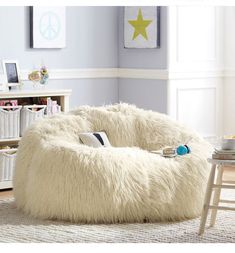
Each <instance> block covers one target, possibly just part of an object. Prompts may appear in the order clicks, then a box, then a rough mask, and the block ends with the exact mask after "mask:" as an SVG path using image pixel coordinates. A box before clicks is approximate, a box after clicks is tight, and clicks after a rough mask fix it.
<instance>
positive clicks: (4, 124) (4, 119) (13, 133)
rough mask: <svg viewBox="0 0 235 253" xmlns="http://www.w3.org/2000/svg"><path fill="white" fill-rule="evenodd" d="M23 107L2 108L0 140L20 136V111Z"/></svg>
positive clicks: (0, 108) (0, 112)
mask: <svg viewBox="0 0 235 253" xmlns="http://www.w3.org/2000/svg"><path fill="white" fill-rule="evenodd" d="M21 108H22V106H20V105H19V106H0V139H12V138H18V137H19V136H20V110H21Z"/></svg>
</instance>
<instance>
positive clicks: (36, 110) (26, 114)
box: [20, 105, 46, 136]
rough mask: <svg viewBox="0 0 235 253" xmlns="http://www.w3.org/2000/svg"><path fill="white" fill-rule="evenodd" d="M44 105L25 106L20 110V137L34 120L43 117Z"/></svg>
mask: <svg viewBox="0 0 235 253" xmlns="http://www.w3.org/2000/svg"><path fill="white" fill-rule="evenodd" d="M45 109H46V105H25V106H23V108H22V110H21V120H20V122H21V123H20V134H21V136H22V135H23V133H24V132H25V130H26V129H27V128H28V127H29V126H30V125H31V124H32V123H33V122H35V121H36V120H39V119H41V118H43V117H44V116H45Z"/></svg>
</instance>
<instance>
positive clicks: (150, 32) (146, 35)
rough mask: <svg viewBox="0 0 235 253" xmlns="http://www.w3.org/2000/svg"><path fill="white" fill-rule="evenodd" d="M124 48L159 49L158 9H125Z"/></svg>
mask: <svg viewBox="0 0 235 253" xmlns="http://www.w3.org/2000/svg"><path fill="white" fill-rule="evenodd" d="M124 46H125V48H157V47H160V7H152V6H148V7H143V6H139V7H138V6H135V7H125V14H124Z"/></svg>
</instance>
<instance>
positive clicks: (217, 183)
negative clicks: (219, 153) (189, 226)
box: [199, 159, 235, 235]
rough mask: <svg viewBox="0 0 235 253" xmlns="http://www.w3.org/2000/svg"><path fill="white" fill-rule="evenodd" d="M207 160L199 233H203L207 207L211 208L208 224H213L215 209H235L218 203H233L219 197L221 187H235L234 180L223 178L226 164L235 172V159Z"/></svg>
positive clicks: (234, 202)
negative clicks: (208, 173)
mask: <svg viewBox="0 0 235 253" xmlns="http://www.w3.org/2000/svg"><path fill="white" fill-rule="evenodd" d="M208 162H209V163H211V164H212V166H211V172H210V176H209V179H208V184H207V190H206V195H205V200H204V205H203V209H202V216H201V223H200V228H199V235H201V234H203V233H204V230H205V225H206V220H207V216H208V211H209V209H212V212H211V220H210V226H211V227H212V226H214V224H215V220H216V215H217V210H230V211H235V207H228V206H221V205H219V204H220V203H227V204H235V201H233V200H225V199H220V193H221V189H235V180H224V179H223V173H224V169H225V168H226V167H227V166H228V167H229V168H230V169H234V173H235V160H217V159H208ZM213 190H214V196H213V201H212V204H211V196H212V192H213Z"/></svg>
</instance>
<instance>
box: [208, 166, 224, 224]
mask: <svg viewBox="0 0 235 253" xmlns="http://www.w3.org/2000/svg"><path fill="white" fill-rule="evenodd" d="M222 177H223V168H222V166H220V167H219V168H218V175H217V178H216V184H220V185H221V184H222ZM220 193H221V188H216V189H215V193H214V198H213V205H214V206H218V205H219V200H220ZM216 215H217V209H212V211H211V221H210V226H211V227H213V226H214V225H215V220H216Z"/></svg>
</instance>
